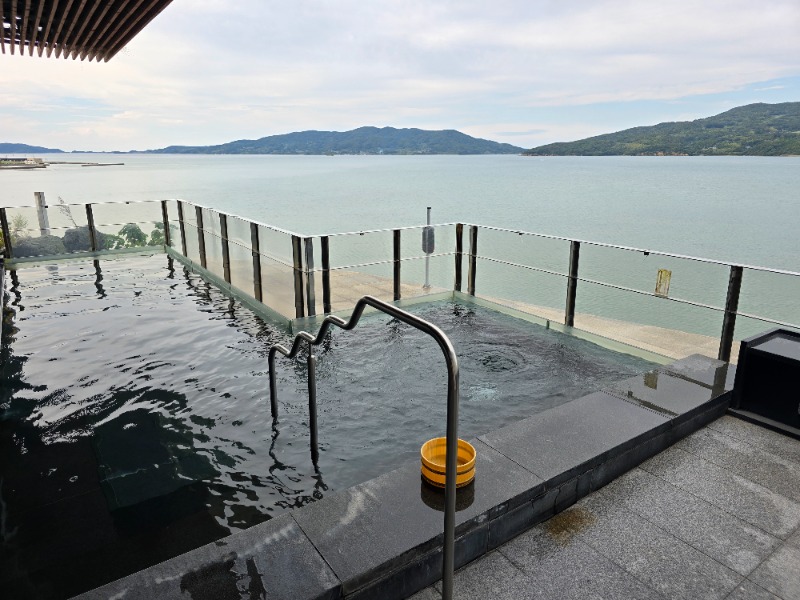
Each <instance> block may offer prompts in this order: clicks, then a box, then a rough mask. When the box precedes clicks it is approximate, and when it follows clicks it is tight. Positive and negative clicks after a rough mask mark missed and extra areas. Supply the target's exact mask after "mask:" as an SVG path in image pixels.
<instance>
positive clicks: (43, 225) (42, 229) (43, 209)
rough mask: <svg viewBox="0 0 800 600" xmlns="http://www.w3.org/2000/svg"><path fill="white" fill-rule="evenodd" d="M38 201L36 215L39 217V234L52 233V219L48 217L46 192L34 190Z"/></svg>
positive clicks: (35, 198) (34, 195)
mask: <svg viewBox="0 0 800 600" xmlns="http://www.w3.org/2000/svg"><path fill="white" fill-rule="evenodd" d="M33 199H34V201H35V202H36V216H37V217H38V219H39V235H50V219H49V218H48V217H47V202H46V201H45V198H44V192H33Z"/></svg>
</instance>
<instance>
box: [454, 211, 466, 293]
mask: <svg viewBox="0 0 800 600" xmlns="http://www.w3.org/2000/svg"><path fill="white" fill-rule="evenodd" d="M463 263H464V224H463V223H456V271H455V273H456V279H455V283H454V284H453V289H454V290H455V291H457V292H460V291H461V270H462V265H463Z"/></svg>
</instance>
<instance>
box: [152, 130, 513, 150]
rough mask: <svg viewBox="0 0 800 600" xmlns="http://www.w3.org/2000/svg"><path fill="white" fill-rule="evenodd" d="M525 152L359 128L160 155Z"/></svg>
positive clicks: (454, 137) (437, 135)
mask: <svg viewBox="0 0 800 600" xmlns="http://www.w3.org/2000/svg"><path fill="white" fill-rule="evenodd" d="M522 151H523V148H519V147H517V146H512V145H511V144H500V143H497V142H492V141H489V140H483V139H480V138H474V137H471V136H468V135H466V134H464V133H461V132H459V131H455V130H452V129H451V130H445V131H426V130H423V129H395V128H394V127H383V128H377V127H359V128H358V129H354V130H352V131H343V132H339V131H300V132H296V133H287V134H283V135H272V136H269V137H264V138H261V139H258V140H239V141H236V142H229V143H227V144H220V145H218V146H169V147H167V148H161V149H160V150H148V152H151V153H159V154H519V153H520V152H522Z"/></svg>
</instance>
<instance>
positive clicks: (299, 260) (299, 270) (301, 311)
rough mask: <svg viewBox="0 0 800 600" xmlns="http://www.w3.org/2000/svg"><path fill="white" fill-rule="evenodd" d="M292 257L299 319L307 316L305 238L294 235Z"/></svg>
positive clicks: (295, 308) (295, 306)
mask: <svg viewBox="0 0 800 600" xmlns="http://www.w3.org/2000/svg"><path fill="white" fill-rule="evenodd" d="M292 259H293V262H294V267H293V269H294V313H295V317H297V318H298V319H300V318H302V317H305V316H306V312H305V311H306V309H305V301H304V299H303V240H301V239H300V238H299V237H298V236H296V235H293V236H292Z"/></svg>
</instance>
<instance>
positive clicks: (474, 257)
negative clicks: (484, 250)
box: [467, 225, 478, 296]
mask: <svg viewBox="0 0 800 600" xmlns="http://www.w3.org/2000/svg"><path fill="white" fill-rule="evenodd" d="M477 266H478V226H477V225H470V226H469V270H468V271H467V293H468V294H469V295H470V296H474V295H475V270H476V268H477Z"/></svg>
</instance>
